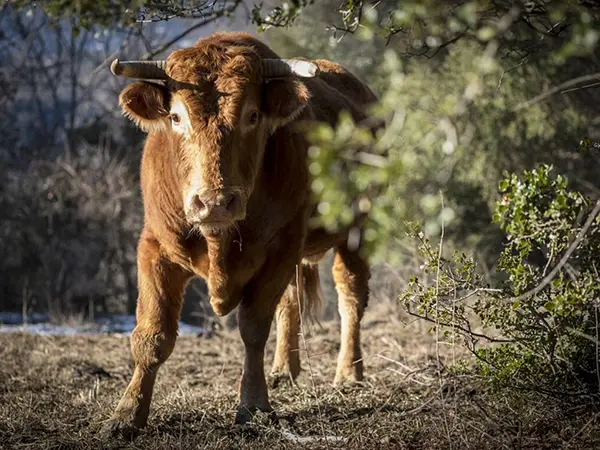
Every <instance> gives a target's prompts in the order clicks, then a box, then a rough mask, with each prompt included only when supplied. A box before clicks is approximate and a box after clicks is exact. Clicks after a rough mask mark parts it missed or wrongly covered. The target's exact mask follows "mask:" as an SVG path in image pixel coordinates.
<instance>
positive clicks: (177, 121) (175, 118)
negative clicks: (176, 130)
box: [171, 113, 181, 125]
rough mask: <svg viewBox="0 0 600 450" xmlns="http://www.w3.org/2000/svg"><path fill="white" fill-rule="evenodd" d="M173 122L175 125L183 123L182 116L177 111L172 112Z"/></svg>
mask: <svg viewBox="0 0 600 450" xmlns="http://www.w3.org/2000/svg"><path fill="white" fill-rule="evenodd" d="M171 122H173V125H179V124H180V123H181V117H180V116H179V114H177V113H171Z"/></svg>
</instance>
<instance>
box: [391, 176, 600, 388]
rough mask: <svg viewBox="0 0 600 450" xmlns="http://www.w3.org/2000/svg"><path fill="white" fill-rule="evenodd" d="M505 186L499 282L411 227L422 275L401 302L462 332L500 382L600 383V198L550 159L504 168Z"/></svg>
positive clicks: (449, 330) (480, 366) (480, 365)
mask: <svg viewBox="0 0 600 450" xmlns="http://www.w3.org/2000/svg"><path fill="white" fill-rule="evenodd" d="M500 191H501V194H502V200H501V201H499V202H498V203H497V207H496V213H495V215H494V220H495V221H496V222H497V223H498V224H499V225H500V227H501V228H502V229H503V230H504V231H505V232H506V233H507V242H506V246H505V249H504V250H503V252H502V254H501V256H500V259H499V262H498V266H497V270H498V272H499V275H500V276H501V277H502V280H501V281H500V282H499V283H498V286H496V287H494V288H491V287H489V286H487V285H486V284H485V283H484V280H483V277H482V275H481V274H479V273H478V271H477V268H476V265H475V263H474V262H473V260H471V259H470V258H468V257H467V256H466V255H464V254H459V253H458V252H456V253H455V254H454V256H453V258H452V259H446V258H444V257H443V256H442V255H441V252H440V251H439V250H438V249H434V248H433V247H432V246H431V244H430V242H429V240H428V239H427V238H426V237H425V235H424V233H423V232H421V231H419V230H418V229H417V228H416V227H413V228H412V231H411V233H412V236H413V237H415V238H416V239H417V240H418V242H419V248H420V251H421V254H422V256H423V257H424V258H425V261H426V263H425V264H424V272H425V277H424V278H422V279H419V278H418V277H413V279H412V280H411V282H410V286H409V289H408V291H407V292H406V293H405V294H404V295H403V297H402V302H403V304H404V305H405V307H406V308H407V310H408V311H409V313H410V314H413V315H417V316H420V317H423V318H425V319H427V320H429V321H431V322H433V323H434V324H435V325H434V327H438V326H439V327H440V330H441V329H443V330H444V333H445V335H446V336H447V338H449V339H456V338H459V337H463V338H465V339H466V341H467V343H468V345H469V348H470V349H471V350H472V351H473V353H474V354H475V356H476V357H477V371H478V372H479V373H480V374H482V375H484V376H485V377H488V379H489V380H490V381H492V382H494V383H496V384H499V385H510V386H513V387H518V388H524V389H533V390H538V391H544V392H546V393H549V394H556V395H563V394H567V393H568V394H590V393H597V389H598V387H599V383H598V380H599V378H598V377H599V374H598V366H597V361H598V328H597V326H598V296H599V294H600V279H599V276H598V270H599V267H600V220H599V219H598V217H597V214H598V211H599V210H600V206H596V207H593V204H592V203H591V202H590V200H589V199H588V198H586V197H585V196H583V195H582V194H581V193H579V192H576V191H573V190H570V189H569V188H568V184H567V180H566V178H564V177H562V176H560V175H554V174H553V169H552V167H550V166H541V167H540V168H538V169H535V170H532V171H525V172H524V175H523V177H518V176H517V175H514V174H513V175H506V177H505V178H504V179H503V180H502V181H501V182H500ZM598 205H600V203H599V204H598ZM485 342H488V343H492V345H482V344H483V343H485Z"/></svg>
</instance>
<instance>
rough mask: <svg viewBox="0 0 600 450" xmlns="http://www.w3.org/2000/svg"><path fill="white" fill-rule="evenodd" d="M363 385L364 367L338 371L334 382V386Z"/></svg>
mask: <svg viewBox="0 0 600 450" xmlns="http://www.w3.org/2000/svg"><path fill="white" fill-rule="evenodd" d="M362 384H363V371H362V367H360V368H359V367H350V368H348V370H338V372H337V373H336V375H335V379H334V381H333V385H334V386H361V385H362Z"/></svg>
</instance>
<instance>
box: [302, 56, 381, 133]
mask: <svg viewBox="0 0 600 450" xmlns="http://www.w3.org/2000/svg"><path fill="white" fill-rule="evenodd" d="M313 62H314V63H315V64H317V65H318V66H319V69H320V72H319V75H318V76H317V77H316V78H315V79H312V80H309V81H308V82H307V83H306V84H307V86H308V87H309V89H310V91H311V94H312V99H311V107H312V111H313V114H314V116H315V119H316V120H318V121H321V122H327V123H330V124H331V125H335V124H336V122H337V120H338V118H339V114H340V112H341V111H348V112H349V113H350V114H351V115H352V117H353V119H354V121H355V122H360V121H361V120H363V119H365V118H366V117H367V112H368V111H367V109H368V106H369V105H371V104H373V103H375V102H376V101H377V97H376V96H375V94H373V92H372V91H371V89H369V87H368V86H367V85H366V84H364V83H363V82H362V81H360V80H359V79H358V78H357V77H356V76H354V75H353V74H352V73H350V72H349V71H348V70H346V69H345V68H344V67H342V66H341V65H339V64H337V63H335V62H332V61H328V60H326V59H317V60H315V61H313Z"/></svg>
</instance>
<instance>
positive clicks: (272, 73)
mask: <svg viewBox="0 0 600 450" xmlns="http://www.w3.org/2000/svg"><path fill="white" fill-rule="evenodd" d="M318 73H319V66H317V65H316V64H315V63H312V62H310V61H303V60H301V59H263V76H264V77H265V78H280V77H285V76H286V75H292V74H293V75H297V76H299V77H304V78H311V77H314V76H316V75H317V74H318Z"/></svg>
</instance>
